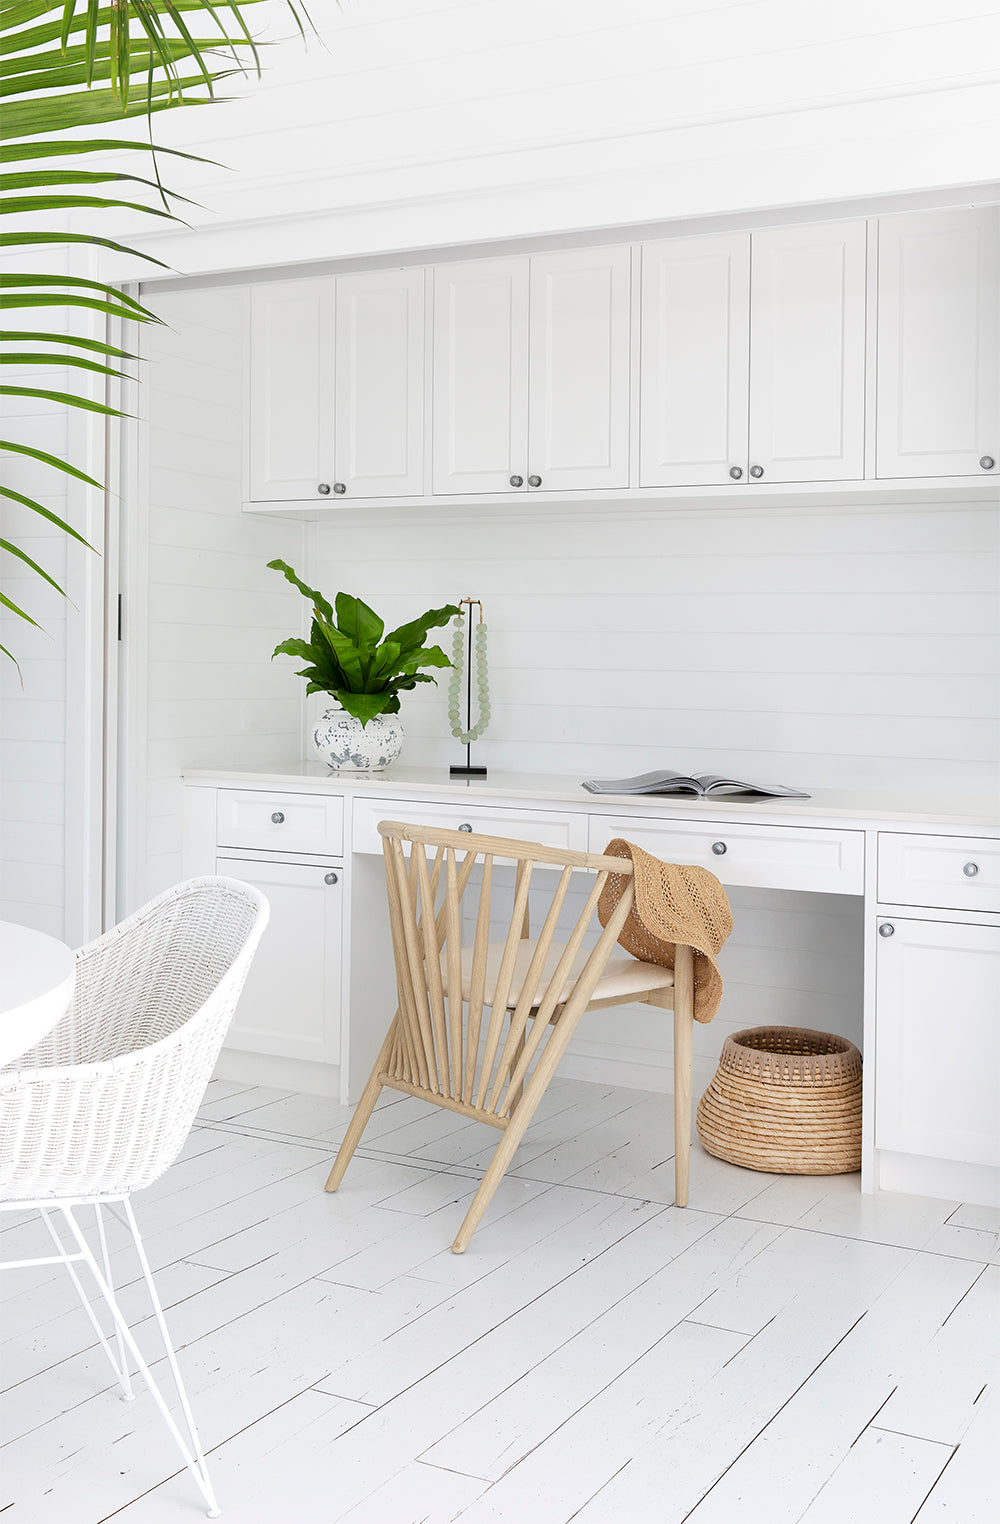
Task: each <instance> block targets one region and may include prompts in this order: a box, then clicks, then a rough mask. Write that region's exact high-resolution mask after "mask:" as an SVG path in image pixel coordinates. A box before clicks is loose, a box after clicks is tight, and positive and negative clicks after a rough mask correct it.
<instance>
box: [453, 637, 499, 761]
mask: <svg viewBox="0 0 1000 1524" xmlns="http://www.w3.org/2000/svg"><path fill="white" fill-rule="evenodd" d="M453 628H454V631H455V642H454V645H453V647H452V656H451V662H452V671H451V681H450V682H449V684H448V723H449V725H450V726H451V733H452V735H453V736H454V737H455V739H456V741H461V743H462V745H463V746H468V744H469V742H470V741H478V740H479V738H480V736H481V735H483V733H484V732H485V730H486V727H487V726H488V725H489V723H490V685H489V677H488V674H487V670H486V625H485V624H484V623H483V619H482V613H480V618H479V623H478V624H477V625H473V628H472V640H473V644H474V645H475V660H476V689H477V694H478V699H479V719H478V720H477V721H476V723H475V725H473V726H472V728H471V730H463V729H462V708H461V704H462V697H461V693H462V678H463V676H464V673H465V619H464V617H463V616H462V615H461V614H459V615H458V617H457V618H456V620H455V623H454V626H453ZM469 719H470V721H471V719H472V715H471V714H470V715H469Z"/></svg>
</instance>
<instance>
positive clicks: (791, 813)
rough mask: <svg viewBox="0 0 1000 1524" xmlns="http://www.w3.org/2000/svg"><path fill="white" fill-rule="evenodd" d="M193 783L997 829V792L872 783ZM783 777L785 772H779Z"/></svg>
mask: <svg viewBox="0 0 1000 1524" xmlns="http://www.w3.org/2000/svg"><path fill="white" fill-rule="evenodd" d="M182 776H183V778H184V779H185V781H186V782H188V783H193V784H199V783H200V784H206V785H215V786H217V785H223V786H225V785H231V786H235V787H237V788H265V789H302V788H306V789H308V791H309V792H310V793H312V792H325V791H327V790H329V791H330V792H331V793H337V794H350V795H355V796H361V797H364V796H366V795H367V796H371V795H373V794H374V795H376V796H378V795H382V794H384V795H386V796H389V797H393V796H399V795H405V796H408V795H416V796H419V797H421V798H426V797H427V796H428V795H431V796H433V795H436V794H440V795H441V797H442V799H446V798H451V799H458V798H464V799H468V798H470V797H471V798H476V799H481V800H483V801H484V802H486V801H501V802H502V801H504V800H508V801H509V800H518V799H524V800H531V801H532V802H533V803H534V804H536V805H537V804H554V805H566V804H571V805H574V806H575V807H576V808H577V809H585V810H586V811H587V812H588V813H589V814H598V815H601V814H618V813H620V812H621V811H622V810H624V809H628V810H629V811H630V812H632V811H637V812H640V813H642V814H644V815H651V816H659V817H661V818H663V819H668V820H684V819H689V818H692V819H701V820H704V818H705V816H706V814H711V815H715V816H718V817H720V818H722V819H726V820H733V821H735V820H748V821H753V820H759V819H761V818H766V819H768V820H771V821H777V820H781V821H787V822H790V823H793V824H794V823H798V824H801V825H807V824H814V825H819V824H821V823H822V822H823V821H830V822H831V823H836V824H838V825H844V824H846V823H848V822H855V823H857V824H858V825H860V826H864V825H869V826H871V825H872V824H875V823H880V822H883V821H884V822H886V823H891V824H893V825H912V826H914V827H915V828H917V829H921V830H925V829H927V828H936V829H938V830H950V831H957V832H975V833H977V834H986V835H989V836H995V835H1000V800H997V799H993V800H990V799H984V798H973V797H969V796H962V795H940V796H931V795H926V794H918V795H914V794H892V793H887V792H884V791H880V792H876V791H874V790H830V789H821V790H817V791H816V792H815V793H814V794H813V795H812V797H811V798H809V799H752V798H748V797H746V796H745V795H744V796H737V797H733V796H730V797H729V798H721V799H720V798H715V799H706V798H704V797H702V796H695V795H691V794H672V795H657V796H650V795H649V794H645V795H640V794H592V793H590V792H589V791H588V790H587V789H585V788H584V787H583V785H582V783H581V781H580V779H579V778H578V777H569V776H565V775H561V774H558V773H535V774H532V773H508V772H499V771H496V772H494V771H491V772H490V774H489V776H488V777H486V778H452V777H450V776H449V774H448V770H447V768H446V767H438V768H430V767H401V766H398V765H394V766H392V767H389V768H386V770H385V771H384V772H381V773H346V772H335V771H333V770H332V769H331V768H329V767H326V766H325V765H324V764H323V763H322V762H298V761H289V762H287V763H281V764H275V765H272V766H270V767H262V766H260V765H256V766H252V767H247V766H239V765H237V766H232V767H212V768H205V767H198V768H184V769H182ZM779 781H785V780H779Z"/></svg>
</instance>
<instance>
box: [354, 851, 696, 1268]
mask: <svg viewBox="0 0 1000 1524" xmlns="http://www.w3.org/2000/svg"><path fill="white" fill-rule="evenodd" d="M378 829H379V832H380V834H381V836H382V838H383V840H382V847H383V852H384V856H385V871H386V884H387V888H388V895H389V920H390V926H391V930H392V944H393V954H394V957H395V962H396V984H397V989H398V996H399V1006H398V1008H397V1010H396V1014H395V1015H394V1017H393V1019H392V1022H391V1023H390V1026H389V1030H388V1033H387V1034H386V1038H385V1041H384V1043H383V1044H382V1048H381V1051H380V1053H379V1056H378V1058H377V1060H376V1062H375V1067H374V1069H373V1070H372V1073H371V1076H370V1078H369V1080H368V1083H367V1085H366V1086H365V1089H364V1091H363V1092H362V1095H361V1099H360V1100H359V1102H358V1105H357V1109H356V1110H355V1113H354V1116H353V1118H352V1119H351V1123H350V1126H349V1127H348V1129H347V1133H346V1135H345V1137H344V1141H343V1143H342V1144H341V1146H340V1150H339V1152H338V1154H337V1158H336V1162H335V1163H334V1166H333V1169H332V1170H331V1172H330V1178H329V1180H328V1181H327V1185H326V1189H327V1190H328V1191H335V1190H336V1189H337V1187H338V1186H339V1185H340V1182H341V1180H342V1179H343V1178H344V1172H345V1170H346V1169H347V1166H348V1164H349V1163H350V1160H351V1156H352V1155H353V1153H354V1150H355V1149H356V1147H357V1146H358V1143H359V1142H360V1140H361V1136H362V1134H363V1132H364V1130H365V1127H366V1126H367V1124H368V1120H369V1118H370V1117H371V1114H372V1111H373V1109H374V1107H375V1103H376V1101H377V1100H378V1097H379V1095H380V1093H381V1091H382V1087H383V1086H388V1087H389V1088H390V1089H392V1090H399V1091H402V1092H403V1094H404V1095H414V1096H420V1097H421V1098H423V1099H424V1100H427V1101H430V1102H432V1103H433V1104H434V1105H435V1106H442V1107H445V1108H446V1109H447V1110H449V1111H455V1112H458V1113H459V1114H460V1115H461V1116H466V1117H470V1118H473V1119H475V1120H477V1121H480V1122H485V1123H487V1124H488V1125H489V1126H490V1127H493V1128H496V1129H497V1130H498V1131H500V1132H501V1133H502V1135H503V1136H502V1137H501V1140H500V1143H499V1145H498V1146H497V1149H496V1152H495V1153H494V1155H493V1158H492V1160H491V1162H490V1164H489V1167H488V1168H487V1170H486V1173H485V1175H484V1176H483V1179H482V1181H481V1183H480V1186H479V1189H478V1190H477V1192H476V1194H475V1197H474V1198H473V1201H472V1204H471V1206H470V1207H469V1210H468V1212H467V1214H466V1217H465V1221H464V1222H463V1223H462V1226H461V1228H460V1229H459V1232H458V1236H457V1237H456V1239H455V1242H454V1243H453V1244H452V1249H453V1250H454V1252H455V1253H456V1254H461V1253H462V1251H463V1250H464V1249H465V1248H466V1246H467V1245H468V1243H469V1240H470V1238H471V1237H472V1235H473V1233H474V1232H475V1230H476V1228H477V1226H478V1225H479V1222H480V1220H481V1219H482V1216H483V1213H484V1212H485V1211H486V1208H487V1206H488V1205H489V1202H490V1199H491V1197H492V1196H493V1193H494V1191H495V1190H496V1188H497V1186H498V1185H499V1183H500V1181H501V1180H502V1178H503V1176H504V1173H505V1171H506V1170H507V1167H508V1166H509V1164H510V1162H511V1160H512V1158H513V1157H514V1153H515V1151H516V1149H517V1146H518V1144H519V1143H520V1142H521V1139H522V1138H523V1137H524V1134H525V1130H526V1129H527V1127H528V1124H529V1123H530V1121H531V1118H532V1117H533V1116H534V1114H535V1110H536V1108H537V1106H538V1103H539V1101H540V1100H541V1098H542V1096H543V1095H544V1094H545V1090H546V1088H547V1086H548V1084H549V1081H550V1080H551V1078H552V1076H553V1074H554V1073H555V1070H556V1067H557V1065H558V1063H559V1060H560V1059H561V1058H562V1056H563V1054H564V1053H565V1051H566V1048H567V1045H568V1044H569V1040H570V1038H571V1037H572V1035H573V1033H574V1031H575V1030H576V1027H577V1025H578V1023H579V1021H580V1017H581V1016H582V1015H583V1014H584V1012H585V1011H593V1010H601V1009H603V1008H608V1007H611V1006H619V1005H626V1004H631V1003H633V1002H638V1003H641V1004H644V1005H652V1006H658V1007H660V1008H662V1009H664V1010H672V1011H673V1013H674V1076H675V1081H674V1147H675V1163H674V1169H675V1198H676V1203H677V1205H678V1206H686V1205H687V1199H688V1163H689V1157H690V1149H691V1053H692V1029H693V1021H694V1015H693V1012H694V969H693V954H692V951H691V948H690V947H685V946H682V945H680V944H678V946H677V954H676V960H675V967H674V968H673V969H669V968H664V967H663V966H662V965H660V964H658V963H643V962H640V961H639V960H638V959H637V958H633V957H632V956H631V954H629V953H627V952H623V951H622V950H621V949H617V948H616V943H617V939H618V934H619V932H620V931H621V929H622V927H623V926H624V924H625V921H626V918H627V917H628V914H629V911H630V910H631V908H632V905H633V901H634V897H635V888H634V884H633V882H632V873H633V869H632V863H631V861H629V860H628V859H627V858H620V857H603V856H601V855H600V854H595V853H590V852H569V851H558V850H556V849H555V848H550V847H544V846H541V845H540V844H539V843H537V842H526V841H507V840H505V839H503V838H501V837H495V836H479V835H470V834H466V833H462V832H459V831H450V830H438V829H435V828H433V827H424V826H413V825H401V824H399V823H397V822H395V821H382V823H381V824H380V825H379V828H378ZM404 842H407V843H409V844H410V853H409V861H407V856H406V854H405V852H404V849H403V843H404ZM428 847H431V848H434V849H435V851H434V855H433V860H432V861H430V862H429V861H428V852H427V848H428ZM511 862H513V863H515V864H516V874H515V876H514V886H513V903H512V907H511V906H510V905H509V898H510V897H509V895H508V910H507V913H506V914H505V915H504V920H505V921H507V922H508V929H507V931H506V936H505V937H504V940H503V941H496V940H491V929H492V930H495V926H496V921H497V919H498V917H499V915H500V913H501V908H502V899H503V895H502V891H501V888H500V884H499V882H498V880H497V879H496V878H495V875H494V867H495V865H497V866H499V865H503V866H504V867H508V866H509V864H510V863H511ZM477 868H478V870H479V871H478V872H476V871H475V870H476V869H477ZM536 868H555V869H559V870H561V871H560V872H559V875H558V879H556V880H554V881H553V876H552V875H551V874H545V875H543V876H542V877H543V880H547V883H544V884H543V888H544V890H545V891H547V893H548V909H547V911H546V913H545V916H544V921H543V924H542V929H541V932H540V934H539V936H538V937H537V938H531V937H530V936H529V934H528V932H529V928H528V895H529V889H530V888H531V887H532V882H533V880H532V875H533V873H534V870H535V869H536ZM577 872H586V873H588V874H589V875H590V878H591V883H590V885H589V892H588V894H587V898H586V902H585V904H584V907H583V909H582V911H581V912H580V914H579V916H578V917H577V919H576V922H575V924H574V925H573V926H572V929H571V930H570V931H569V933H568V935H567V934H566V930H565V927H563V928H562V931H561V935H562V936H563V937H564V938H565V940H560V941H558V942H557V941H556V929H557V925H558V923H559V920H560V914H561V912H562V911H563V909H564V906H565V903H566V897H567V893H568V891H569V888H570V881H571V879H572V877H573V875H574V873H577ZM613 874H616V875H620V876H622V877H624V878H627V879H628V882H627V884H626V885H625V889H624V892H623V893H622V895H621V898H620V900H619V902H618V904H617V905H616V906H615V908H614V910H613V912H612V914H611V917H610V919H609V920H608V923H607V925H606V926H605V927H604V928H603V929H602V930H601V932H600V935H599V936H598V938H597V942H596V944H595V945H593V946H588V945H587V944H586V941H585V939H586V936H587V932H588V930H589V929H590V928H591V926H592V925H594V924H595V922H596V912H597V902H598V900H599V898H600V895H601V891H602V890H603V889H604V886H605V884H606V883H607V881H608V878H609V876H611V875H613ZM534 885H535V887H536V889H537V888H538V886H539V879H538V878H537V877H536V878H535V880H534ZM467 891H469V893H468V901H471V903H470V904H466V903H465V902H464V901H465V897H466V892H467ZM498 901H500V902H501V904H498ZM463 912H464V919H465V922H466V925H467V926H468V925H469V923H470V921H472V920H473V919H474V922H475V935H474V939H473V941H472V944H471V946H465V947H463V945H462V924H463ZM491 923H492V928H491ZM487 1012H488V1014H487ZM505 1027H506V1028H507V1030H506V1035H504V1028H505Z"/></svg>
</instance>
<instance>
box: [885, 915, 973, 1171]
mask: <svg viewBox="0 0 1000 1524" xmlns="http://www.w3.org/2000/svg"><path fill="white" fill-rule="evenodd" d="M878 925H879V938H878V948H877V956H876V987H875V1030H876V1039H875V1053H876V1070H875V1145H876V1147H877V1148H885V1149H892V1150H894V1151H896V1152H899V1153H906V1154H919V1155H923V1156H925V1157H928V1158H936V1159H955V1160H958V1161H960V1162H962V1163H967V1164H993V1165H1000V1064H998V1063H997V1037H998V1036H1000V927H993V926H965V925H961V924H956V923H950V922H943V921H916V920H912V921H911V920H904V919H901V918H899V917H897V916H891V917H889V916H883V917H881V918H880V919H879V923H878ZM890 927H891V931H890V930H889V928H890Z"/></svg>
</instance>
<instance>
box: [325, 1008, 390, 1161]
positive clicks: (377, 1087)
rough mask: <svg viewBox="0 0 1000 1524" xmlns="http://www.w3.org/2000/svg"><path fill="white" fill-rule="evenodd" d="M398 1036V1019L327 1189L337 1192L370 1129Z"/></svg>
mask: <svg viewBox="0 0 1000 1524" xmlns="http://www.w3.org/2000/svg"><path fill="white" fill-rule="evenodd" d="M397 1019H398V1018H397ZM395 1035H396V1020H395V1019H394V1020H393V1021H392V1022H391V1024H390V1026H389V1030H388V1032H387V1033H386V1037H385V1042H384V1043H383V1044H382V1047H381V1049H380V1051H379V1055H378V1058H377V1059H376V1060H375V1067H374V1069H373V1070H372V1072H371V1074H370V1075H369V1076H368V1083H367V1084H366V1085H365V1088H364V1089H363V1090H362V1092H361V1097H360V1099H359V1101H358V1104H357V1105H356V1106H355V1108H354V1115H353V1116H352V1118H351V1120H350V1124H349V1126H348V1128H347V1131H346V1133H345V1134H344V1141H343V1142H342V1143H341V1145H340V1148H339V1149H338V1150H337V1157H336V1159H334V1161H333V1168H332V1170H331V1171H330V1173H329V1175H328V1177H327V1182H326V1185H325V1187H324V1189H325V1190H328V1191H335V1190H336V1189H337V1187H338V1185H339V1184H340V1182H341V1181H342V1180H343V1178H344V1174H345V1172H346V1170H347V1166H348V1165H349V1164H350V1162H351V1159H352V1158H353V1156H354V1150H355V1149H356V1148H357V1146H358V1144H359V1143H360V1142H361V1135H362V1133H363V1132H364V1130H365V1128H366V1127H367V1126H368V1123H369V1120H370V1119H371V1114H372V1112H373V1111H374V1110H375V1102H376V1101H377V1100H378V1098H379V1096H380V1095H381V1093H382V1075H383V1074H384V1073H385V1066H386V1064H387V1063H388V1062H389V1056H390V1054H391V1052H392V1044H393V1039H394V1038H395Z"/></svg>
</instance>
